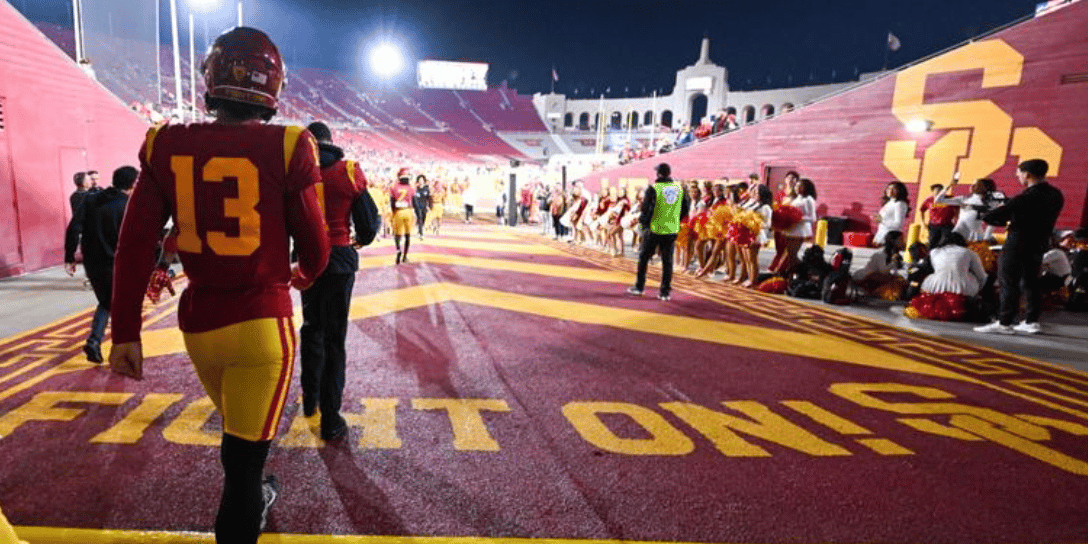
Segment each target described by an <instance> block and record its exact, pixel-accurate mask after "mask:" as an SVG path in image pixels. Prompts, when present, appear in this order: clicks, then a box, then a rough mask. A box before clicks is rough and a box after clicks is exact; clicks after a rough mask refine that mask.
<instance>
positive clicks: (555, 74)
mask: <svg viewBox="0 0 1088 544" xmlns="http://www.w3.org/2000/svg"><path fill="white" fill-rule="evenodd" d="M552 81H559V72H557V71H556V70H555V66H552Z"/></svg>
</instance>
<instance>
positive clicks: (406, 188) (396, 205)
mask: <svg viewBox="0 0 1088 544" xmlns="http://www.w3.org/2000/svg"><path fill="white" fill-rule="evenodd" d="M415 196H416V190H415V188H414V187H412V174H411V172H409V171H408V169H407V168H401V169H400V171H399V172H397V182H396V183H394V184H393V187H392V188H390V189H389V202H390V204H391V205H392V207H393V242H394V243H395V244H397V264H400V263H402V262H406V261H408V246H409V245H411V243H412V221H413V220H414V219H415V212H414V211H413V209H412V199H413V198H415ZM402 237H403V238H404V252H403V253H402V252H401V250H400V239H401V238H402Z"/></svg>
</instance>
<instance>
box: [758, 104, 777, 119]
mask: <svg viewBox="0 0 1088 544" xmlns="http://www.w3.org/2000/svg"><path fill="white" fill-rule="evenodd" d="M759 117H760V118H761V119H769V118H771V117H774V106H772V105H770V104H764V105H763V107H762V108H760V109H759Z"/></svg>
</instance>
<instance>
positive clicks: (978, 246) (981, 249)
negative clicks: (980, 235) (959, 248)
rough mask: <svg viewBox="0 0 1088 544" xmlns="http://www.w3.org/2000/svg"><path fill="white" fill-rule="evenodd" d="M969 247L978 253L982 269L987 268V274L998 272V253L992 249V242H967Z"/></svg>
mask: <svg viewBox="0 0 1088 544" xmlns="http://www.w3.org/2000/svg"><path fill="white" fill-rule="evenodd" d="M967 249H970V250H971V251H974V252H975V253H977V254H978V258H979V259H980V260H981V261H982V269H983V270H985V271H986V273H987V274H993V273H995V272H997V254H996V253H994V252H993V250H992V249H990V244H988V243H986V242H971V243H970V244H967Z"/></svg>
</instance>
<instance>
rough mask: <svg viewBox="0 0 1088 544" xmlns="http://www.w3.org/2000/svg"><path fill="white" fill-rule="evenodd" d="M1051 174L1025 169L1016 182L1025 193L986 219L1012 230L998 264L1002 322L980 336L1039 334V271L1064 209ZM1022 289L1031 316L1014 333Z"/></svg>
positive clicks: (1034, 166)
mask: <svg viewBox="0 0 1088 544" xmlns="http://www.w3.org/2000/svg"><path fill="white" fill-rule="evenodd" d="M1048 168H1049V165H1047V163H1046V161H1044V160H1042V159H1031V160H1027V161H1024V162H1022V163H1020V166H1019V167H1017V169H1016V177H1017V179H1019V180H1020V184H1021V185H1023V186H1024V187H1026V189H1024V191H1023V192H1021V193H1020V194H1018V195H1016V196H1015V197H1013V198H1012V199H1011V200H1009V201H1008V202H1007V203H1005V204H1004V205H1002V206H999V207H997V208H995V209H993V210H991V211H990V212H989V213H987V214H986V215H985V216H983V218H982V220H983V221H985V222H986V223H988V224H990V225H994V226H1005V225H1006V224H1007V225H1008V230H1007V234H1006V238H1005V244H1004V246H1002V248H1001V259H1000V261H999V262H998V281H999V282H1000V286H1001V310H1000V311H999V312H998V320H997V321H995V322H993V323H990V324H989V325H983V326H981V327H975V331H976V332H984V333H997V334H1013V333H1016V332H1022V333H1026V334H1035V333H1038V332H1039V330H1040V328H1039V314H1040V312H1041V311H1042V293H1041V291H1040V290H1039V270H1040V268H1041V267H1042V262H1043V253H1045V252H1046V250H1047V248H1048V246H1049V243H1050V238H1051V236H1053V234H1054V225H1055V224H1056V223H1057V222H1058V215H1059V214H1061V211H1062V207H1063V206H1064V205H1065V197H1063V196H1062V192H1061V191H1060V190H1058V188H1057V187H1054V186H1053V185H1051V184H1049V183H1047V181H1046V173H1047V170H1048ZM1021 286H1023V292H1024V293H1026V294H1027V299H1028V300H1027V314H1026V315H1025V316H1024V321H1022V322H1021V323H1020V324H1018V325H1016V326H1015V327H1013V326H1012V323H1013V321H1015V320H1016V316H1017V314H1018V313H1019V312H1020V294H1021Z"/></svg>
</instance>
